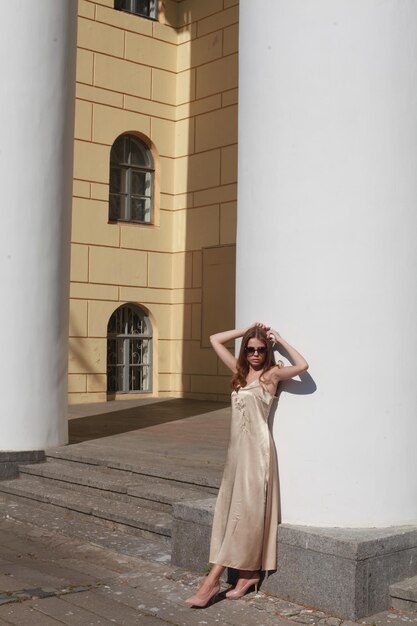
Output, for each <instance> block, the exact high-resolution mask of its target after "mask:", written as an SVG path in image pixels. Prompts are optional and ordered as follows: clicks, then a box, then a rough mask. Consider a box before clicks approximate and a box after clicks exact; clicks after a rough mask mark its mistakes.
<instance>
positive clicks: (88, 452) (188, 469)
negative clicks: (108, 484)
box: [46, 443, 223, 490]
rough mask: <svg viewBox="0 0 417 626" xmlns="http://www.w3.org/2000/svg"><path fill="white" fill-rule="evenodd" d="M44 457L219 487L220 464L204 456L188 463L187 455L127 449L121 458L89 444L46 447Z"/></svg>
mask: <svg viewBox="0 0 417 626" xmlns="http://www.w3.org/2000/svg"><path fill="white" fill-rule="evenodd" d="M46 456H47V458H48V460H49V459H55V460H56V461H58V460H63V461H68V462H70V461H71V462H75V463H80V464H81V463H82V464H84V465H96V466H102V467H107V468H111V469H118V470H124V471H127V472H132V473H134V474H141V475H142V474H143V475H146V476H152V477H154V478H163V479H165V480H174V481H176V482H179V483H185V484H188V485H194V486H196V487H209V488H212V489H216V490H217V489H218V488H219V486H220V482H221V477H222V471H223V465H213V464H211V463H210V462H208V461H206V462H205V461H204V459H201V460H199V462H198V463H197V462H190V460H189V459H187V458H179V457H178V458H177V457H176V458H174V457H170V456H168V455H157V454H155V453H153V452H146V451H143V450H141V451H140V454H137V453H134V454H133V453H131V452H126V454H125V455H124V457H123V460H121V459H120V454H118V453H117V452H115V453H114V454H112V452H111V450H108V451H107V450H106V451H103V448H101V447H96V446H94V445H93V444H88V443H86V444H78V445H76V446H62V447H60V448H53V449H50V450H47V452H46Z"/></svg>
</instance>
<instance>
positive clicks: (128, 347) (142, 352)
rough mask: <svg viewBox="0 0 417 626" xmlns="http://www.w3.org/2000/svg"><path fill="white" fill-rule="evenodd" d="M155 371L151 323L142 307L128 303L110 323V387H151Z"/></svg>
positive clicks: (122, 389) (110, 389)
mask: <svg viewBox="0 0 417 626" xmlns="http://www.w3.org/2000/svg"><path fill="white" fill-rule="evenodd" d="M151 372H152V328H151V323H150V321H149V318H148V317H147V316H146V315H145V313H144V312H143V311H142V310H141V309H139V308H138V307H135V306H133V305H130V304H125V305H124V306H121V307H119V308H118V309H116V311H115V312H114V313H113V315H112V316H111V317H110V320H109V323H108V326H107V391H108V392H109V393H132V392H141V391H151V389H152V386H151Z"/></svg>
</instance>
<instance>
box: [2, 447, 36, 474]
mask: <svg viewBox="0 0 417 626" xmlns="http://www.w3.org/2000/svg"><path fill="white" fill-rule="evenodd" d="M43 461H45V451H44V450H23V451H21V452H1V451H0V480H9V479H10V478H17V476H18V475H19V463H42V462H43Z"/></svg>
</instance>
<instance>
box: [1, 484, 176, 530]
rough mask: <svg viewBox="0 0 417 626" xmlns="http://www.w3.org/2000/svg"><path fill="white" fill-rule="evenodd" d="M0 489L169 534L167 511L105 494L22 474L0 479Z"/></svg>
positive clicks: (131, 525) (106, 520) (108, 520)
mask: <svg viewBox="0 0 417 626" xmlns="http://www.w3.org/2000/svg"><path fill="white" fill-rule="evenodd" d="M0 492H3V493H6V494H9V495H12V496H17V497H19V498H26V499H28V500H36V501H39V502H43V503H48V504H52V505H54V506H58V507H61V508H64V509H68V510H70V511H76V512H79V513H82V514H84V515H88V516H91V517H92V518H94V519H96V520H103V521H105V522H114V523H117V524H122V525H124V526H126V527H127V528H128V529H129V528H131V529H139V530H143V531H147V532H149V533H154V534H157V535H162V536H165V537H170V536H171V526H172V518H171V516H170V515H169V514H168V513H166V512H162V511H155V510H152V509H150V508H148V507H144V506H139V505H137V504H131V503H130V502H123V503H121V502H118V501H117V500H113V499H110V498H107V497H105V496H104V495H92V494H90V493H83V492H80V491H72V490H69V489H66V488H64V487H59V486H57V485H56V484H54V485H52V484H48V482H46V481H45V480H43V479H42V478H41V477H35V476H30V475H24V476H22V477H21V478H19V479H15V480H8V481H2V482H0Z"/></svg>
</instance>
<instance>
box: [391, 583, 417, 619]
mask: <svg viewBox="0 0 417 626" xmlns="http://www.w3.org/2000/svg"><path fill="white" fill-rule="evenodd" d="M389 592H390V596H391V601H392V607H393V608H394V609H402V610H403V611H411V612H413V613H417V576H413V577H412V578H405V579H404V580H401V581H400V582H398V583H394V584H393V585H390V588H389Z"/></svg>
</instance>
